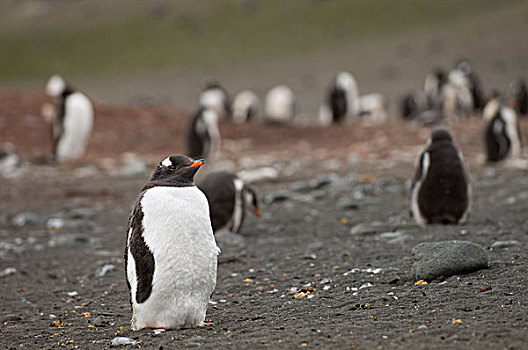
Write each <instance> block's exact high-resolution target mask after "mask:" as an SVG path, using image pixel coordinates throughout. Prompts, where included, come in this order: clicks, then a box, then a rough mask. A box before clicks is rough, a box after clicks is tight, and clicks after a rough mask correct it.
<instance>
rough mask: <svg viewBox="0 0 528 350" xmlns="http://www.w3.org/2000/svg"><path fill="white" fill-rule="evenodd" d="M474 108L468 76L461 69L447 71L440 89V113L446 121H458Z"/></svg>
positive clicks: (467, 115) (468, 114)
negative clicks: (445, 78)
mask: <svg viewBox="0 0 528 350" xmlns="http://www.w3.org/2000/svg"><path fill="white" fill-rule="evenodd" d="M473 109H474V105H473V96H472V95H471V91H470V89H469V82H468V78H467V76H466V75H465V73H463V72H462V71H460V70H458V69H454V70H452V71H451V72H449V75H448V77H447V83H446V84H444V86H443V89H442V113H443V115H444V118H445V120H446V121H447V122H459V121H461V120H463V119H466V118H467V117H469V116H470V115H471V113H472V111H473Z"/></svg>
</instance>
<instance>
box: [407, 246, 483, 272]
mask: <svg viewBox="0 0 528 350" xmlns="http://www.w3.org/2000/svg"><path fill="white" fill-rule="evenodd" d="M412 256H413V259H414V272H415V274H416V279H417V280H422V279H423V280H427V281H431V280H433V279H435V278H437V277H442V276H443V277H449V276H453V275H457V274H463V273H469V272H473V271H477V270H480V269H484V268H487V267H488V255H487V253H486V251H485V250H484V248H482V247H481V246H479V245H478V244H475V243H472V242H466V241H445V242H434V243H420V244H418V245H417V246H416V247H414V248H413V249H412Z"/></svg>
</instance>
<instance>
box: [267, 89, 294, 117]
mask: <svg viewBox="0 0 528 350" xmlns="http://www.w3.org/2000/svg"><path fill="white" fill-rule="evenodd" d="M294 117H295V95H294V93H293V90H292V89H291V88H289V87H288V86H286V85H277V86H275V87H273V88H271V89H270V90H269V91H268V93H267V94H266V99H265V102H264V120H265V121H266V122H268V123H277V124H281V123H289V122H291V121H292V120H293V118H294Z"/></svg>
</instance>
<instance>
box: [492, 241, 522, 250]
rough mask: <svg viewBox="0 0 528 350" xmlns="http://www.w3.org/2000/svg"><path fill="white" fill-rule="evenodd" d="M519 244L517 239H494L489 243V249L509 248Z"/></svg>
mask: <svg viewBox="0 0 528 350" xmlns="http://www.w3.org/2000/svg"><path fill="white" fill-rule="evenodd" d="M517 245H519V241H496V242H494V243H493V244H492V245H491V249H493V248H499V249H501V248H502V249H504V248H506V249H507V248H511V247H515V246H517Z"/></svg>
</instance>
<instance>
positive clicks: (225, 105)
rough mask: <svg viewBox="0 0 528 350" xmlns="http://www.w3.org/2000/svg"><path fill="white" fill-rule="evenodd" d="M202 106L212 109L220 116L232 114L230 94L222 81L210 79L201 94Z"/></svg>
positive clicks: (224, 116)
mask: <svg viewBox="0 0 528 350" xmlns="http://www.w3.org/2000/svg"><path fill="white" fill-rule="evenodd" d="M200 106H202V107H206V108H209V109H212V110H213V111H215V112H216V114H217V115H218V117H219V118H221V119H225V118H228V117H229V116H230V115H231V101H230V100H229V95H228V93H227V91H226V89H224V87H223V86H222V85H220V83H218V82H217V81H215V80H210V81H207V82H206V83H205V87H204V89H203V91H202V93H201V94H200Z"/></svg>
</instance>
